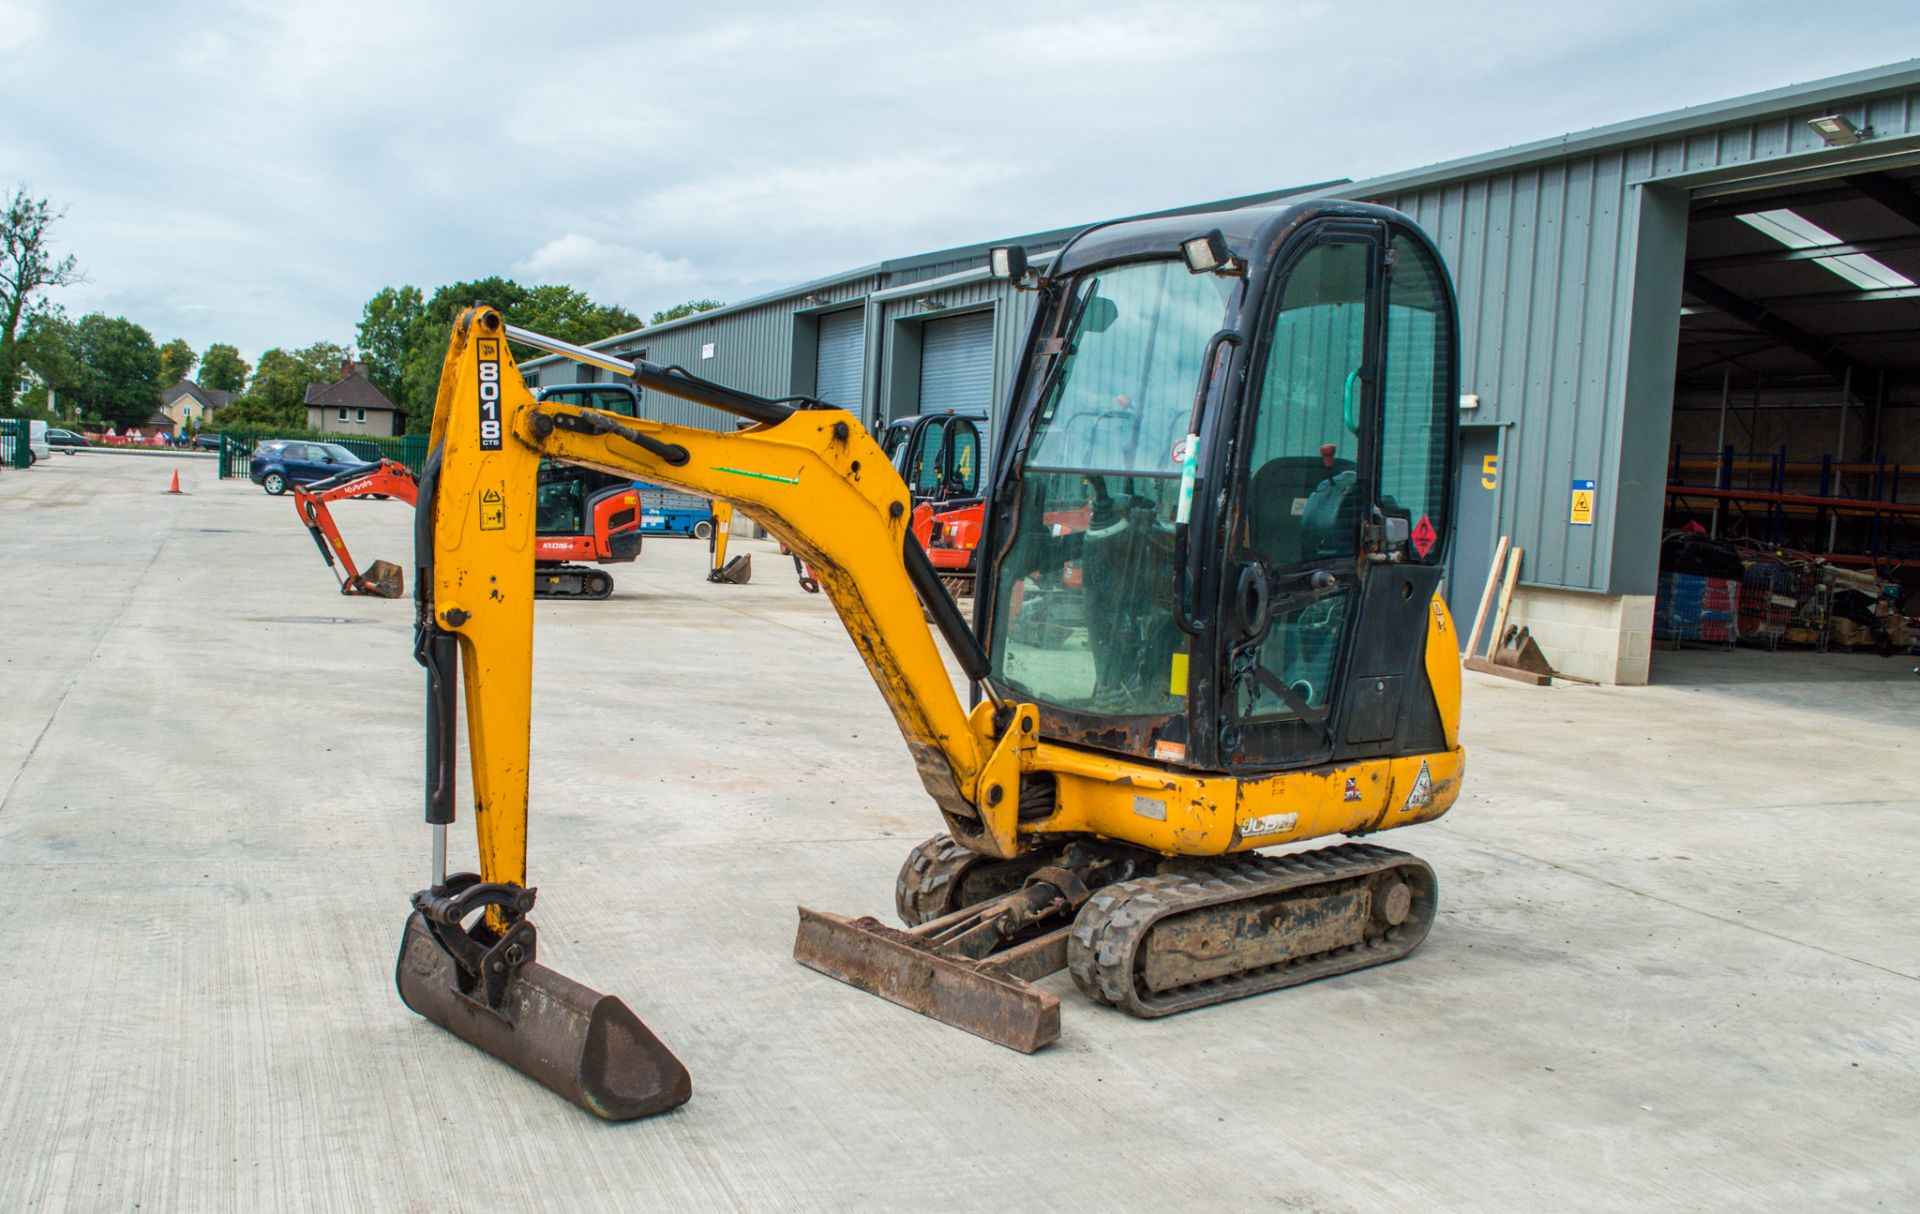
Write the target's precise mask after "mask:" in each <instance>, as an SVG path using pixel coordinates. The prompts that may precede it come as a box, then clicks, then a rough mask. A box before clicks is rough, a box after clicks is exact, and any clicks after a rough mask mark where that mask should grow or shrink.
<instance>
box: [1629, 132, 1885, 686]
mask: <svg viewBox="0 0 1920 1214" xmlns="http://www.w3.org/2000/svg"><path fill="white" fill-rule="evenodd" d="M1916 186H1920V165H1904V166H1903V165H1898V164H1897V163H1892V164H1890V163H1884V162H1883V163H1876V164H1874V165H1872V167H1866V166H1858V165H1856V166H1853V167H1852V168H1851V169H1845V168H1843V169H1842V170H1841V171H1839V172H1837V173H1836V174H1834V175H1832V176H1826V177H1818V178H1805V177H1802V178H1798V179H1795V180H1792V181H1790V182H1785V183H1783V182H1781V181H1779V180H1778V179H1776V180H1775V181H1774V182H1772V183H1762V182H1746V183H1740V182H1736V183H1731V184H1725V185H1720V186H1714V187H1707V188H1705V189H1702V190H1697V191H1696V192H1695V194H1694V197H1693V200H1692V204H1691V207H1690V210H1689V214H1688V219H1687V240H1686V264H1685V274H1684V279H1683V300H1682V309H1681V317H1680V336H1679V348H1678V358H1677V362H1676V369H1675V384H1674V402H1673V423H1672V430H1671V436H1670V440H1669V461H1668V469H1667V477H1666V480H1667V489H1666V510H1665V519H1664V522H1665V525H1664V530H1663V540H1662V551H1661V562H1660V587H1659V593H1658V596H1657V599H1656V605H1655V627H1654V635H1655V639H1656V642H1659V641H1662V640H1664V641H1667V642H1669V643H1702V644H1709V645H1721V644H1723V645H1728V646H1731V645H1734V644H1738V643H1746V644H1756V645H1763V646H1766V647H1769V648H1773V647H1779V646H1792V647H1798V648H1813V649H1819V650H1833V649H1849V650H1875V651H1878V652H1880V653H1882V654H1891V653H1894V652H1907V651H1909V650H1910V648H1911V647H1912V645H1913V643H1914V640H1915V638H1914V636H1913V635H1912V631H1911V629H1909V628H1908V627H1907V625H1906V624H1905V622H1904V620H1905V617H1907V616H1910V615H1912V614H1914V613H1915V612H1916V611H1920V424H1916V423H1920V193H1916Z"/></svg>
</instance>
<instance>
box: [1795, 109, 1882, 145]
mask: <svg viewBox="0 0 1920 1214" xmlns="http://www.w3.org/2000/svg"><path fill="white" fill-rule="evenodd" d="M1807 125H1808V126H1810V127H1812V128H1813V133H1814V134H1816V135H1818V136H1820V138H1821V139H1822V140H1824V141H1825V142H1826V145H1827V146H1828V147H1830V148H1847V147H1852V146H1853V145H1854V144H1856V143H1859V142H1860V141H1861V140H1862V139H1871V138H1873V128H1872V127H1867V128H1866V129H1864V130H1862V129H1861V128H1860V127H1857V126H1855V125H1854V124H1853V119H1851V118H1849V117H1847V116H1846V115H1845V114H1827V115H1825V116H1823V117H1820V118H1809V119H1807Z"/></svg>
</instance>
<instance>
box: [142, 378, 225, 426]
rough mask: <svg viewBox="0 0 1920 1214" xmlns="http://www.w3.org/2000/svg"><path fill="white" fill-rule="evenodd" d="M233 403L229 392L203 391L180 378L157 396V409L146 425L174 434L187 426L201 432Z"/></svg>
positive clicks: (198, 386) (207, 389)
mask: <svg viewBox="0 0 1920 1214" xmlns="http://www.w3.org/2000/svg"><path fill="white" fill-rule="evenodd" d="M232 400H233V393H231V392H222V391H220V390H219V389H217V388H203V387H201V386H200V385H199V384H197V383H195V382H193V381H192V380H190V379H182V380H181V381H180V382H179V383H177V384H174V385H173V386H172V387H170V388H168V389H166V390H165V391H164V392H162V393H160V408H159V409H158V410H157V411H156V412H155V413H154V415H153V416H152V417H151V418H149V419H148V420H147V422H146V425H147V426H158V427H164V428H165V429H168V430H172V431H174V432H175V433H178V432H180V431H183V430H186V429H187V428H189V427H190V426H197V427H199V428H200V429H202V430H204V429H206V428H207V427H209V426H211V425H213V415H214V414H215V413H218V412H219V411H220V410H221V409H222V408H223V407H225V406H226V405H227V403H228V402H230V401H232ZM143 428H144V427H143Z"/></svg>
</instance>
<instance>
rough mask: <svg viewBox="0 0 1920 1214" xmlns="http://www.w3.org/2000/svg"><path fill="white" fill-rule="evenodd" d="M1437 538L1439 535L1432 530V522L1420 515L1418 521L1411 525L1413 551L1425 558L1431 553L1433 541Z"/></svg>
mask: <svg viewBox="0 0 1920 1214" xmlns="http://www.w3.org/2000/svg"><path fill="white" fill-rule="evenodd" d="M1439 538H1440V535H1439V533H1438V532H1436V531H1435V530H1434V529H1433V521H1432V520H1431V519H1429V518H1428V517H1427V516H1426V515H1424V514H1423V515H1421V516H1420V521H1419V522H1417V523H1415V524H1414V525H1413V550H1414V551H1415V552H1417V553H1419V554H1420V555H1421V556H1425V555H1427V553H1429V552H1432V551H1433V544H1434V541H1435V540H1437V539H1439Z"/></svg>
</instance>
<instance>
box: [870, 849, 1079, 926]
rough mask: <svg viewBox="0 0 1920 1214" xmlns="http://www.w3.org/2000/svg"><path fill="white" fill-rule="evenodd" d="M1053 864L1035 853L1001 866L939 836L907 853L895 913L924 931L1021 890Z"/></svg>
mask: <svg viewBox="0 0 1920 1214" xmlns="http://www.w3.org/2000/svg"><path fill="white" fill-rule="evenodd" d="M1046 862H1047V857H1045V856H1042V855H1036V854H1032V853H1029V854H1027V855H1024V856H1021V857H1020V858H1019V859H1017V860H995V859H994V858H993V857H991V856H983V855H981V854H980V853H979V852H977V851H973V850H972V849H970V848H967V847H963V846H961V845H960V844H959V843H956V842H954V840H953V836H952V835H935V836H934V837H933V838H931V839H928V840H927V841H926V842H925V843H922V844H921V845H920V846H918V847H916V848H914V849H913V850H912V851H911V852H909V853H907V858H906V860H905V862H904V863H902V864H901V865H900V875H899V876H898V877H897V878H895V880H894V883H893V909H894V911H895V912H896V913H898V914H899V916H900V922H902V923H904V924H906V925H907V926H908V927H919V926H920V925H921V924H922V923H927V922H931V921H932V920H934V919H938V918H940V917H941V916H943V915H950V914H952V913H953V912H954V911H957V910H960V909H962V908H963V907H968V906H974V905H976V904H978V903H981V902H986V901H989V900H991V899H993V898H998V897H999V896H1000V895H1002V894H1005V893H1010V892H1012V891H1013V890H1016V889H1019V888H1020V886H1021V884H1022V883H1024V882H1025V881H1026V879H1027V874H1028V873H1031V872H1032V871H1033V870H1034V869H1036V868H1039V867H1040V866H1041V865H1042V864H1044V863H1046Z"/></svg>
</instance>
